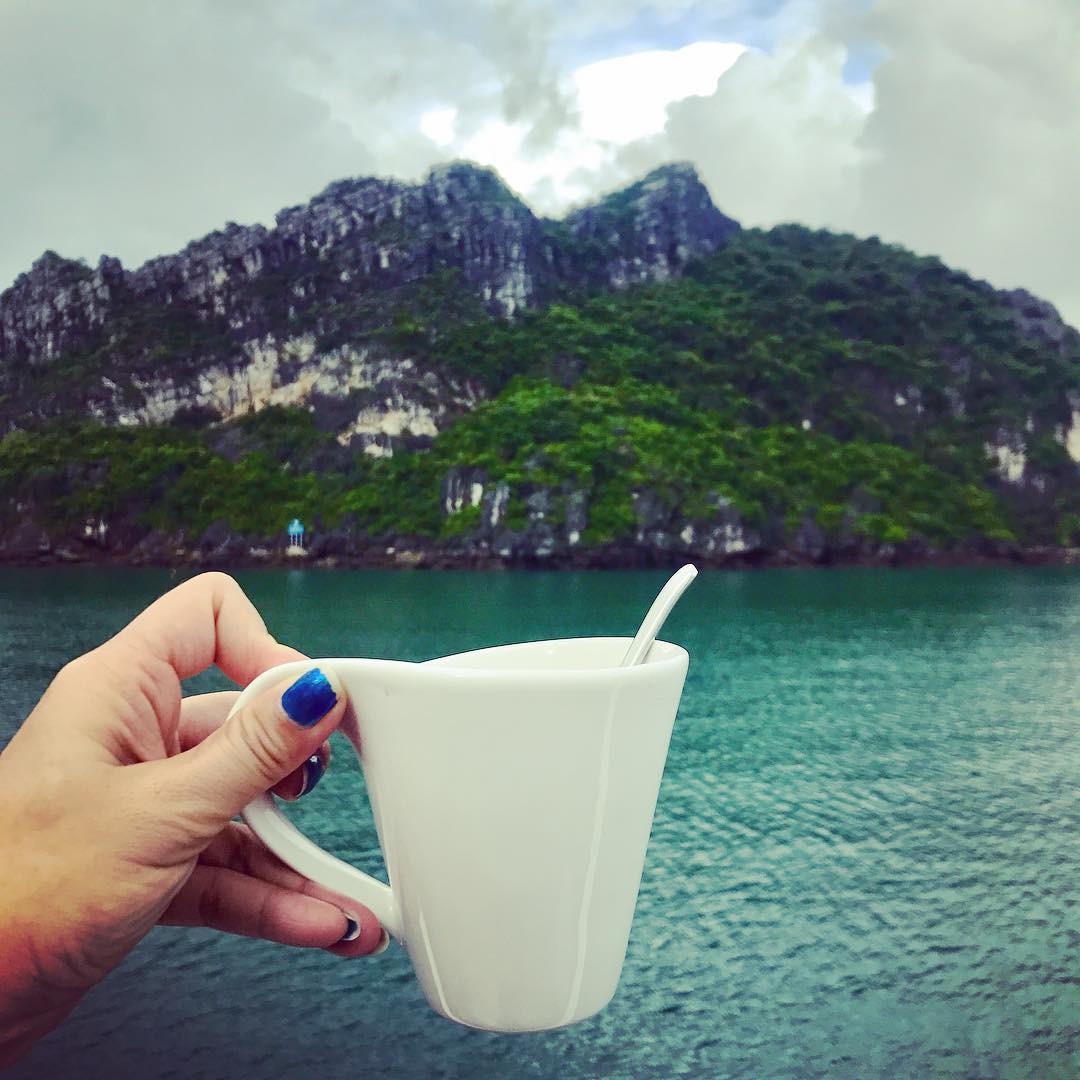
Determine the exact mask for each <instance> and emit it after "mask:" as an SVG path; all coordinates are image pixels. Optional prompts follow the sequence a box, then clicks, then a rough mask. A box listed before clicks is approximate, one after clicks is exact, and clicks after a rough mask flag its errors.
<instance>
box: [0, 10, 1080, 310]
mask: <svg viewBox="0 0 1080 1080" xmlns="http://www.w3.org/2000/svg"><path fill="white" fill-rule="evenodd" d="M725 39H726V40H739V41H743V42H747V43H750V44H752V45H754V46H756V48H755V49H754V50H753V51H751V52H749V53H747V54H746V55H744V56H743V57H742V58H741V59H740V60H739V61H738V62H737V63H736V64H735V65H734V66H733V67H732V68H731V69H730V70H729V71H728V72H727V73H726V74H725V75H724V76H723V77H722V78H721V79H720V81H719V83H718V85H717V88H716V91H715V92H714V93H713V94H712V95H710V96H708V97H702V98H690V99H687V100H685V101H683V102H680V103H677V104H675V105H674V106H672V108H671V109H670V110H669V117H668V124H667V128H666V130H665V132H664V133H663V134H662V135H661V136H658V137H654V138H650V139H646V140H642V141H640V142H639V143H635V144H633V145H631V146H627V147H623V148H621V149H618V150H615V149H614V148H612V149H611V150H610V152H609V153H608V154H607V157H606V158H605V160H604V162H603V163H602V164H601V165H600V166H599V167H598V168H592V169H589V170H586V169H582V170H581V171H580V172H579V174H578V176H577V179H578V180H579V181H581V183H582V186H583V187H584V188H586V189H587V190H590V191H593V192H599V191H602V190H605V189H609V188H611V187H614V186H616V185H617V184H619V183H621V182H623V181H625V180H627V179H630V178H631V177H633V176H635V175H639V174H640V173H641V172H642V171H644V170H645V169H647V168H649V167H651V166H652V165H655V164H657V163H659V162H661V161H665V160H672V159H676V158H678V159H689V160H691V161H693V162H695V163H696V164H697V165H698V167H699V169H700V170H701V172H702V174H703V176H704V177H705V179H706V181H707V183H708V184H709V185H710V188H711V190H712V192H713V195H714V197H715V198H716V200H717V202H718V204H719V205H720V206H721V207H722V208H723V209H724V210H725V211H726V212H727V213H730V214H732V215H734V216H736V217H738V218H739V219H740V220H742V221H744V222H745V223H749V224H760V225H771V224H774V223H776V222H779V221H788V220H800V221H804V222H806V223H808V224H811V225H818V226H828V227H833V228H841V229H849V230H853V231H857V232H860V233H877V234H879V235H880V236H882V237H883V238H885V239H888V240H894V241H898V242H901V243H905V244H907V245H909V246H911V247H914V248H915V249H917V250H920V251H924V252H935V253H938V254H941V255H942V256H943V257H944V258H946V259H947V260H948V261H950V262H952V263H953V264H955V265H958V266H961V267H963V268H965V269H968V270H970V271H971V272H973V273H976V274H979V275H982V276H986V277H989V278H990V280H992V281H994V282H995V284H999V285H1003V286H1012V285H1018V284H1023V285H1026V286H1027V287H1030V288H1032V289H1033V290H1035V291H1037V292H1040V293H1042V294H1043V295H1045V296H1047V297H1048V298H1049V299H1051V300H1052V301H1054V302H1055V303H1057V304H1058V305H1059V306H1060V307H1061V308H1062V310H1063V312H1064V313H1065V314H1066V315H1067V316H1069V317H1071V318H1072V319H1073V320H1074V321H1078V320H1080V261H1078V260H1076V259H1075V257H1074V252H1075V251H1076V250H1078V249H1080V215H1077V214H1076V213H1075V212H1074V211H1073V209H1072V201H1073V193H1074V192H1075V191H1076V190H1077V189H1080V149H1078V148H1080V65H1077V64H1076V63H1075V62H1074V59H1073V56H1072V55H1071V47H1072V46H1074V45H1075V43H1076V42H1077V41H1080V5H1077V4H1076V2H1075V0H997V2H996V3H995V4H994V7H993V18H990V17H988V16H987V12H986V5H985V4H984V3H982V2H980V0H950V2H949V3H941V2H939V0H872V2H870V3H867V2H865V0H639V2H637V3H634V2H633V0H630V2H627V0H582V2H580V3H578V4H575V5H573V6H570V5H566V6H565V7H563V8H561V9H560V8H557V7H556V6H555V5H554V4H553V3H552V2H551V0H514V2H511V0H459V2H458V3H456V4H453V5H451V4H433V3H430V2H427V0H402V2H401V3H399V4H395V5H385V4H376V3H375V2H374V0H364V2H356V0H276V2H275V3H274V4H265V3H262V2H261V0H232V2H231V3H222V2H219V0H186V2H185V3H183V4H173V5H168V4H166V3H165V2H164V0H147V2H146V3H135V2H134V0H98V2H96V3H95V4H94V5H88V4H85V3H83V2H82V0H36V2H35V3H33V4H30V3H14V2H12V0H0V140H2V142H0V145H2V146H3V153H2V154H0V191H2V193H3V194H2V197H0V235H2V236H3V237H4V243H3V246H2V247H0V287H3V285H4V284H6V282H7V281H9V280H11V278H13V277H14V276H15V274H17V273H18V272H19V271H21V270H22V269H25V268H26V267H27V266H28V265H29V263H30V262H31V261H32V260H33V259H34V258H35V257H36V256H37V255H38V254H40V252H41V251H42V250H43V249H44V248H46V247H54V248H56V249H57V250H59V251H61V252H63V253H65V254H70V255H79V256H83V257H87V258H89V259H91V260H93V259H95V258H96V257H97V255H98V254H99V253H101V252H103V251H108V252H110V253H115V254H119V255H120V256H121V257H122V258H123V259H124V260H125V262H127V263H129V264H131V263H137V262H139V261H141V260H142V259H144V258H147V257H149V256H151V255H154V254H158V253H160V252H162V251H169V250H175V249H176V248H178V247H180V246H182V245H183V244H184V243H185V242H186V241H187V240H189V239H191V238H192V237H195V236H198V235H201V234H202V233H204V232H206V231H208V230H210V229H212V228H216V227H218V226H219V225H220V224H221V223H223V222H224V221H226V220H229V219H232V220H238V221H256V220H262V221H268V220H269V219H270V218H271V217H272V215H273V213H274V211H275V210H277V209H279V208H280V207H282V206H285V205H289V204H291V203H294V202H297V201H299V200H301V199H304V198H308V197H310V196H311V195H312V194H314V193H315V192H316V191H317V190H319V189H320V188H322V187H323V186H324V185H325V184H326V183H328V182H329V181H331V180H333V179H337V178H339V177H341V176H348V175H357V174H367V173H376V174H381V175H398V176H403V177H408V178H413V177H416V176H418V175H420V174H421V173H422V172H423V171H424V170H425V169H426V168H427V167H428V166H430V165H431V164H433V163H434V162H436V161H438V160H440V159H443V158H445V157H446V156H450V155H452V154H453V150H452V148H440V147H437V146H435V145H434V144H433V143H432V142H431V141H430V140H429V139H428V138H426V137H425V136H424V135H423V134H422V133H421V132H420V130H419V119H420V117H421V115H422V114H423V113H424V112H425V111H427V110H429V109H433V108H438V107H453V108H454V109H456V111H457V132H456V134H457V138H458V141H459V143H462V142H466V141H467V140H468V138H469V136H470V135H471V134H473V133H475V132H477V131H479V130H481V129H482V128H484V127H485V125H487V124H489V123H490V122H491V121H492V120H494V119H502V120H505V121H507V122H511V123H515V122H516V123H519V124H522V125H524V126H525V128H526V131H527V136H526V139H525V142H524V144H523V147H522V151H523V152H524V153H526V154H529V155H532V156H533V157H535V158H538V159H540V160H542V159H543V156H544V154H545V153H546V152H547V150H548V149H549V148H550V147H552V146H555V145H558V144H559V141H560V139H562V138H564V137H565V136H566V135H567V134H568V133H569V134H571V135H572V134H573V133H574V132H575V131H576V130H577V123H578V117H577V114H576V101H575V98H574V94H573V93H572V91H571V90H570V89H569V82H568V79H567V76H568V73H569V71H570V70H571V69H572V68H573V67H574V66H576V65H578V64H581V63H584V62H587V61H588V60H591V59H600V58H603V57H605V56H610V55H617V54H619V53H620V52H625V51H629V50H631V49H635V48H644V47H650V46H651V47H677V46H679V45H681V44H686V43H688V42H689V41H693V40H725ZM867 46H871V47H873V48H875V49H879V50H881V51H882V52H883V53H884V55H885V56H886V59H885V60H884V61H883V62H882V63H881V64H880V66H879V67H878V68H877V69H876V70H875V72H874V76H873V80H874V86H873V91H874V107H873V109H872V111H869V110H868V109H867V108H866V105H865V99H864V101H863V102H862V103H860V100H859V97H858V95H857V94H856V93H853V90H852V87H850V86H849V85H847V84H846V83H845V81H844V70H845V62H846V60H847V59H848V57H849V56H850V55H851V52H852V51H853V50H855V51H858V50H865V49H866V48H867ZM525 194H526V195H527V197H529V198H531V199H532V200H533V201H534V202H536V203H537V204H538V205H540V206H542V207H543V208H544V209H545V210H552V209H556V208H557V204H558V199H559V194H558V188H557V186H556V185H555V184H553V183H552V181H551V179H550V178H545V177H541V178H540V179H538V180H537V181H536V183H535V185H534V187H533V188H532V189H531V190H530V191H529V192H526V193H525Z"/></svg>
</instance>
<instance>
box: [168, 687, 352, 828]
mask: <svg viewBox="0 0 1080 1080" xmlns="http://www.w3.org/2000/svg"><path fill="white" fill-rule="evenodd" d="M345 705H346V697H345V691H344V690H343V689H342V686H341V683H340V682H339V681H338V679H337V677H336V676H335V675H334V673H333V672H332V671H329V670H327V669H325V668H318V667H313V668H311V669H310V670H308V671H306V672H304V673H303V674H302V675H301V676H300V677H299V678H297V679H294V680H291V679H287V680H285V681H284V682H282V683H280V684H278V685H277V686H275V687H273V688H272V689H270V690H267V691H266V692H265V693H263V694H260V695H259V696H258V697H256V698H253V699H252V700H251V701H249V702H247V703H246V704H245V705H244V706H243V707H242V708H240V709H239V710H238V711H237V712H235V713H233V715H232V716H230V717H229V718H228V720H226V721H225V723H224V724H222V725H221V727H219V728H218V729H217V731H215V732H214V733H213V734H211V735H209V736H208V737H207V738H205V739H204V740H203V741H202V742H201V743H199V744H198V745H197V746H194V747H192V748H191V749H190V750H187V751H185V752H184V753H182V754H180V755H178V756H177V757H175V758H172V759H170V761H169V763H168V764H169V765H170V766H172V768H173V769H174V770H176V772H174V780H178V781H179V782H180V784H181V790H183V791H184V792H185V796H186V798H185V802H193V803H194V804H195V805H194V806H193V807H192V809H194V810H196V812H197V816H198V818H199V819H200V820H204V821H206V823H207V825H208V826H209V827H210V828H211V829H213V830H215V831H216V830H217V829H221V828H224V826H225V824H226V822H228V821H229V819H230V818H232V817H233V816H235V815H236V814H238V813H239V812H240V811H241V810H242V809H243V808H244V807H245V806H246V805H247V804H248V803H249V802H251V800H252V799H254V798H255V796H257V795H261V794H262V793H263V792H264V791H268V790H269V789H270V788H272V787H273V786H274V785H275V784H276V783H278V781H279V780H282V779H284V778H285V777H286V776H288V775H289V773H290V772H292V770H293V769H295V768H297V767H298V766H299V765H301V764H302V763H303V762H304V761H306V760H307V759H308V758H309V757H311V755H312V754H314V753H316V752H317V751H318V749H319V747H320V746H322V744H323V743H324V742H325V741H326V739H327V738H328V737H329V735H330V732H332V731H333V730H334V729H335V728H336V727H337V726H338V724H339V723H340V722H341V718H342V716H343V715H344V713H345ZM178 773H182V774H183V775H182V776H180V775H177V774H178Z"/></svg>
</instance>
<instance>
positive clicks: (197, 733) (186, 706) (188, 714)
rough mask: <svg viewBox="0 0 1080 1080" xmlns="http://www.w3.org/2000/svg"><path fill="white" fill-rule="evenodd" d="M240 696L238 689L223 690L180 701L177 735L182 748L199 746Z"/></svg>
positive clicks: (214, 729)
mask: <svg viewBox="0 0 1080 1080" xmlns="http://www.w3.org/2000/svg"><path fill="white" fill-rule="evenodd" d="M239 696H240V693H239V691H237V690H222V691H220V692H219V693H216V694H195V695H194V696H192V697H186V698H184V700H183V701H182V702H181V703H180V725H179V727H178V729H177V737H178V741H179V745H180V750H181V752H183V751H184V750H190V749H191V748H192V747H193V746H198V745H199V743H201V742H202V741H203V739H205V738H206V737H207V736H208V735H212V734H213V733H214V732H215V731H217V729H218V728H219V727H221V725H222V724H224V723H225V717H226V716H228V715H229V710H230V709H231V708H232V707H233V706H234V705H235V704H236V699H237V698H238V697H239Z"/></svg>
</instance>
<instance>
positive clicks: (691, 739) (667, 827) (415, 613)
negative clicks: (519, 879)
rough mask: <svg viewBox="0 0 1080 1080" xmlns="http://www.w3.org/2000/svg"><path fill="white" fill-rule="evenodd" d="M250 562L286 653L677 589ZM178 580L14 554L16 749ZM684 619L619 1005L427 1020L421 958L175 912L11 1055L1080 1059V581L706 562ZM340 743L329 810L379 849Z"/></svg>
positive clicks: (60, 1059)
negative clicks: (478, 1028)
mask: <svg viewBox="0 0 1080 1080" xmlns="http://www.w3.org/2000/svg"><path fill="white" fill-rule="evenodd" d="M239 576H240V577H241V580H242V582H243V584H244V586H245V588H247V590H248V591H249V593H250V595H251V596H252V597H253V599H255V601H256V603H257V604H258V606H259V608H260V609H261V610H262V611H263V613H264V615H265V617H266V619H267V622H268V623H269V625H270V627H271V629H272V630H273V631H274V632H275V633H276V634H277V636H278V637H279V638H281V639H282V640H285V641H289V642H290V643H292V644H294V645H296V646H297V647H299V648H301V649H304V650H305V651H307V652H309V653H310V654H312V655H319V654H323V655H326V654H330V655H341V654H343V653H355V654H371V655H380V656H389V657H399V658H405V659H421V658H425V657H429V656H434V655H439V654H442V653H447V652H456V651H459V650H462V649H467V648H473V647H479V646H483V645H490V644H495V643H498V642H502V641H509V640H522V639H528V638H537V637H547V636H570V635H575V634H582V633H589V634H592V633H595V634H622V633H627V632H629V631H630V630H631V629H632V627H633V625H634V624H635V622H636V619H637V617H638V616H639V614H640V613H641V612H642V611H643V610H644V608H645V606H646V605H647V603H648V601H649V599H651V597H652V595H653V594H654V592H655V591H656V589H657V588H658V587H659V585H660V583H661V582H662V580H663V577H664V575H663V574H653V573H618V572H610V573H608V572H597V573H591V574H539V573H536V574H530V573H521V574H519V573H502V574H486V575H482V574H468V573H444V574H436V573H430V574H423V573H381V572H355V573H353V572H348V573H346V572H339V573H330V572H328V573H318V572H313V571H282V572H278V571H264V572H256V573H250V574H244V575H239ZM169 583H170V578H169V575H168V574H167V573H166V572H156V571H145V572H142V571H139V572H132V571H102V570H91V569H83V568H80V569H71V570H56V571H51V570H50V571H2V572H0V650H2V655H3V663H4V686H5V690H6V692H7V700H8V712H7V715H6V716H5V717H4V718H3V719H0V743H2V742H3V741H6V737H7V735H8V734H9V733H10V730H13V729H14V727H15V726H16V725H17V724H18V722H19V719H20V718H21V717H22V716H24V715H25V713H26V712H27V711H29V709H30V708H31V707H32V704H33V703H34V701H35V700H36V698H37V696H38V694H39V693H40V692H41V690H42V689H43V688H44V686H45V685H46V683H47V681H48V679H49V677H50V676H51V674H52V673H53V672H54V671H55V670H56V668H57V667H58V666H59V665H60V664H62V663H63V662H64V661H65V660H66V659H68V658H70V657H71V656H73V655H75V654H77V653H78V652H80V651H82V650H84V649H86V648H88V647H90V646H92V645H94V644H96V643H97V642H99V641H100V640H101V639H102V638H103V637H104V636H105V635H107V634H108V633H110V632H111V631H113V630H114V629H116V628H117V627H119V626H120V625H122V623H123V622H124V621H125V620H126V619H127V618H128V617H130V616H131V615H132V614H134V612H135V611H137V610H138V609H139V608H140V607H141V606H142V605H143V604H144V603H145V602H147V601H148V600H150V599H151V598H152V597H154V596H155V595H157V594H158V593H159V592H161V591H162V590H163V589H165V588H166V587H168V585H169ZM665 636H666V637H669V638H670V639H672V640H674V641H678V642H680V643H682V644H684V645H686V647H687V648H688V649H689V650H690V654H691V667H690V674H689V677H688V680H687V685H686V692H685V695H684V699H683V706H682V710H681V712H680V715H679V720H678V722H677V724H676V727H675V733H674V736H673V740H672V745H671V753H670V757H669V760H668V765H667V771H666V773H665V778H664V784H663V787H662V789H661V793H660V801H659V805H658V807H657V814H656V821H655V825H654V829H653V835H652V841H651V844H650V848H649V855H648V861H647V865H646V868H645V875H644V879H643V882H642V889H641V895H640V899H639V902H638V908H637V915H636V919H635V922H634V928H633V932H632V935H631V941H630V949H629V954H628V957H627V962H626V966H625V968H624V971H623V977H622V982H621V984H620V988H619V992H618V994H617V995H616V997H615V1000H614V1001H613V1002H612V1004H611V1005H610V1006H609V1007H608V1008H607V1009H606V1010H605V1011H604V1012H603V1013H601V1014H600V1015H599V1016H597V1017H596V1018H594V1019H592V1020H589V1021H586V1022H585V1023H583V1024H580V1025H577V1026H575V1027H573V1028H570V1029H567V1030H564V1031H560V1032H555V1033H551V1034H548V1035H536V1036H497V1035H490V1034H486V1033H481V1032H474V1031H469V1030H465V1029H463V1028H459V1027H457V1026H456V1025H454V1024H452V1023H450V1022H449V1021H446V1020H443V1019H441V1018H439V1017H437V1016H436V1015H435V1014H434V1013H432V1012H430V1011H429V1009H428V1007H427V1005H426V1004H425V1002H424V1000H423V998H422V996H421V994H420V991H419V989H418V987H417V986H416V984H415V981H414V979H413V977H412V975H411V973H410V970H409V967H408V964H407V962H406V960H405V957H404V955H403V954H402V953H401V952H400V951H399V950H397V949H396V948H394V949H391V951H390V952H388V953H387V954H386V955H385V956H383V957H381V958H379V959H376V960H370V961H369V960H361V961H353V962H342V961H340V960H337V959H336V958H334V957H330V956H327V955H325V954H321V953H314V952H312V953H307V952H300V951H293V950H288V949H284V948H281V947H278V946H272V945H268V944H262V943H259V942H252V941H247V940H231V939H226V938H223V937H217V936H214V935H211V934H209V933H206V932H202V931H181V930H175V929H159V930H156V931H154V933H152V934H151V936H150V937H149V938H148V939H147V940H146V941H144V942H143V944H142V945H141V946H140V948H139V949H137V950H136V952H135V953H134V954H133V955H132V956H131V957H130V958H129V959H128V961H127V962H126V963H125V964H124V966H123V967H122V969H121V970H120V971H118V972H116V973H114V975H113V976H112V977H111V978H110V979H109V980H108V981H107V982H106V983H105V984H103V985H102V986H101V987H99V988H98V989H97V990H96V991H95V992H94V993H92V994H91V995H90V996H89V997H88V998H87V999H86V1001H85V1002H84V1003H83V1005H82V1006H81V1007H80V1008H79V1009H78V1011H77V1012H76V1013H75V1014H74V1015H73V1016H72V1017H71V1018H70V1019H69V1021H68V1022H67V1024H66V1025H65V1026H64V1027H63V1028H62V1029H60V1030H59V1031H58V1032H56V1033H54V1034H53V1035H52V1036H51V1037H50V1038H48V1039H47V1040H46V1041H44V1042H43V1043H42V1044H41V1045H40V1046H39V1047H38V1048H37V1049H36V1050H35V1052H34V1053H33V1055H32V1056H31V1057H30V1058H29V1059H28V1060H27V1062H26V1063H25V1064H24V1065H23V1066H21V1067H20V1068H18V1069H16V1070H15V1071H14V1073H13V1074H12V1075H14V1076H18V1077H35V1078H39V1077H41V1076H48V1077H49V1078H50V1080H53V1078H55V1080H61V1078H66V1077H99V1076H100V1077H128V1076H130V1077H146V1078H153V1077H236V1078H240V1077H244V1078H246V1077H270V1076H286V1075H292V1076H296V1075H311V1076H319V1077H343V1078H344V1077H358V1076H380V1077H381V1076H409V1077H411V1076H416V1077H444V1076H445V1077H519V1076H520V1077H540V1078H559V1080H562V1078H567V1080H571V1078H575V1077H651V1076H657V1077H667V1076H698V1077H723V1076H747V1077H773V1076H778V1077H779V1076H790V1077H815V1076H841V1077H848V1076H850V1077H865V1076H883V1075H888V1076H901V1077H909V1076H910V1077H925V1076H931V1075H933V1076H941V1075H944V1076H964V1077H972V1076H978V1077H984V1076H985V1077H993V1076H1029V1075H1039V1076H1047V1077H1074V1076H1077V1075H1080V904H1078V898H1080V797H1078V794H1077V792H1078V789H1080V783H1078V781H1080V714H1078V711H1077V702H1078V700H1080V692H1078V691H1080V665H1078V658H1080V572H1077V571H1076V570H1069V569H1054V570H1018V571H1010V570H948V571H944V570H921V571H914V570H913V571H880V570H850V571H830V572H812V571H810V572H800V571H776V572H773V571H768V572H758V573H750V574H733V573H732V574H719V573H716V574H703V575H702V576H701V577H700V578H699V579H698V581H697V582H696V583H695V584H694V585H693V587H692V588H691V591H690V592H689V593H688V594H687V596H686V598H685V599H684V601H683V604H682V606H681V608H680V610H679V611H677V612H676V614H675V615H674V616H673V617H672V620H671V622H670V624H669V627H668V630H667V631H666V633H665ZM212 682H213V680H203V682H202V685H210V684H211V683H212ZM335 749H336V751H337V756H336V759H335V764H334V767H333V768H332V770H331V772H330V774H329V775H328V776H327V778H326V779H325V780H324V781H323V784H322V785H321V786H320V788H319V790H318V791H317V792H316V793H315V794H314V795H313V796H311V799H310V801H309V802H308V804H307V805H305V806H303V807H302V808H301V809H300V810H299V811H298V814H299V816H301V817H302V818H303V823H304V827H305V828H306V829H307V830H308V831H309V832H310V833H311V834H312V835H313V836H315V837H316V838H317V839H319V840H320V841H321V842H323V843H324V844H325V845H326V846H328V847H331V848H333V849H334V850H335V851H337V852H339V853H340V854H342V855H344V856H345V857H347V858H349V859H351V860H353V861H355V862H356V863H357V864H358V865H361V866H363V867H365V868H369V869H378V868H379V865H380V864H379V855H378V849H377V846H376V843H375V836H374V829H373V826H372V823H371V819H370V814H369V811H368V809H367V804H366V801H365V799H364V796H363V793H362V781H361V779H360V777H359V773H358V771H357V770H356V768H355V766H354V765H353V764H352V763H351V762H349V761H347V755H346V748H345V746H344V744H339V745H337V746H336V747H335ZM342 805H345V806H347V807H348V813H347V815H341V816H339V815H338V814H337V812H336V810H335V807H336V806H342ZM357 808H359V816H358V814H357ZM477 933H482V927H478V928H477Z"/></svg>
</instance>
